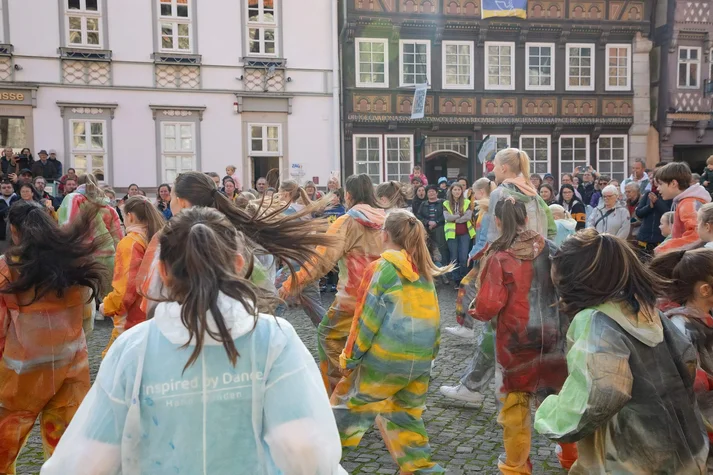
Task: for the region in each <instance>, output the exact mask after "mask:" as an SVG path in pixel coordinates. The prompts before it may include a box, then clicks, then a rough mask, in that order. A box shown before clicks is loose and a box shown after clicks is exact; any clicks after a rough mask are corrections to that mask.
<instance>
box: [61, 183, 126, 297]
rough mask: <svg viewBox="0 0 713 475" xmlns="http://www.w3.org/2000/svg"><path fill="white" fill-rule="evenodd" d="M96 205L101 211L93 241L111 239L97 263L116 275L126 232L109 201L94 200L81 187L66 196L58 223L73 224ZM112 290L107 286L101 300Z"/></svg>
mask: <svg viewBox="0 0 713 475" xmlns="http://www.w3.org/2000/svg"><path fill="white" fill-rule="evenodd" d="M91 203H93V204H96V205H97V206H99V208H100V211H99V213H97V217H96V219H95V221H94V233H93V237H92V240H96V239H100V238H104V237H105V236H106V235H107V234H108V235H109V236H110V238H107V239H105V240H104V241H103V242H102V248H101V249H99V250H98V251H97V252H96V254H95V256H94V257H95V258H96V260H97V261H99V262H101V263H102V264H104V265H105V266H106V267H107V269H109V274H110V275H113V274H114V255H115V254H116V248H117V246H118V245H119V241H121V239H122V238H123V237H124V232H123V231H122V230H121V221H120V220H119V215H118V214H117V212H116V210H115V209H114V207H113V206H111V205H110V204H109V200H107V199H104V198H103V199H97V200H93V199H91V198H89V197H88V196H87V195H86V185H80V186H79V188H77V190H76V191H75V192H74V193H70V194H68V195H67V196H65V198H64V201H62V206H60V208H59V213H58V221H59V225H60V226H64V225H66V224H69V223H71V222H72V221H73V220H74V218H75V217H77V216H78V215H79V212H80V211H81V209H82V208H83V207H84V206H85V205H87V204H91ZM110 290H111V289H110V288H109V286H108V285H107V287H106V288H105V289H103V291H102V293H101V295H99V297H100V298H102V297H104V296H105V295H106V294H107V293H109V291H110Z"/></svg>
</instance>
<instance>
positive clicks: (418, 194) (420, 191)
mask: <svg viewBox="0 0 713 475" xmlns="http://www.w3.org/2000/svg"><path fill="white" fill-rule="evenodd" d="M427 200H428V198H427V197H426V187H425V186H423V185H418V186H416V187H414V193H413V200H411V212H412V213H413V214H415V215H416V217H418V216H419V214H418V212H419V211H420V210H421V205H422V204H423V202H424V201H427Z"/></svg>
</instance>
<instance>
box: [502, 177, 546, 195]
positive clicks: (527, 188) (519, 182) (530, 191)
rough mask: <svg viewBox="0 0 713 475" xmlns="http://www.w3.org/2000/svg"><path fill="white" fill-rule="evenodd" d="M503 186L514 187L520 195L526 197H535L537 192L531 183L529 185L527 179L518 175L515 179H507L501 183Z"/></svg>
mask: <svg viewBox="0 0 713 475" xmlns="http://www.w3.org/2000/svg"><path fill="white" fill-rule="evenodd" d="M503 184H506V185H515V186H516V187H517V188H518V189H519V190H520V192H521V193H523V194H525V195H527V196H537V195H538V193H537V190H536V189H535V187H534V186H532V183H530V180H529V179H526V178H525V177H524V176H522V175H519V176H518V177H517V178H508V179H506V180H504V181H503Z"/></svg>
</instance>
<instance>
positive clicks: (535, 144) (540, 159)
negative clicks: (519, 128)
mask: <svg viewBox="0 0 713 475" xmlns="http://www.w3.org/2000/svg"><path fill="white" fill-rule="evenodd" d="M550 140H551V138H550V136H549V135H522V136H520V149H521V150H522V151H524V152H527V155H528V156H529V157H530V163H531V164H532V166H531V171H532V173H538V174H540V175H544V174H545V173H549V172H550Z"/></svg>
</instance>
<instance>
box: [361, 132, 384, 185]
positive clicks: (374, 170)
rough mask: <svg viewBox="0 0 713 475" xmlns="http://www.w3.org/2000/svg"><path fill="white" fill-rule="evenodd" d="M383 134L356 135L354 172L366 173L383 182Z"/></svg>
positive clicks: (377, 181)
mask: <svg viewBox="0 0 713 475" xmlns="http://www.w3.org/2000/svg"><path fill="white" fill-rule="evenodd" d="M381 140H382V138H381V135H355V136H354V173H355V174H360V173H366V174H367V175H369V178H371V181H372V183H381Z"/></svg>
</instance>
